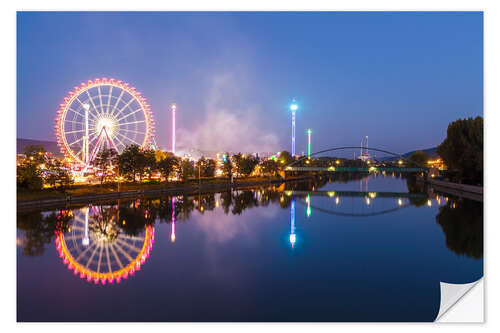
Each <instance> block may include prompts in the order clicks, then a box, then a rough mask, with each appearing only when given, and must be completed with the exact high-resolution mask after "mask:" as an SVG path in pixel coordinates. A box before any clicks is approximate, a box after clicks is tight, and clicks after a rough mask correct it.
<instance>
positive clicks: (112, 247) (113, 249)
mask: <svg viewBox="0 0 500 333" xmlns="http://www.w3.org/2000/svg"><path fill="white" fill-rule="evenodd" d="M109 248H110V249H111V252H112V253H113V255H114V256H115V259H116V262H117V263H118V266H120V269H122V268H123V264H122V261H121V260H120V257H119V256H118V254H117V253H116V250H115V245H114V243H111V244H110V245H109Z"/></svg>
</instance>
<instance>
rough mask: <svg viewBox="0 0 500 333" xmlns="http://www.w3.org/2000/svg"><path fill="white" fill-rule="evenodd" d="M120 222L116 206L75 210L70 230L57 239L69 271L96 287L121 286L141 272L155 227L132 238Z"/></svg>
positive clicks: (59, 249)
mask: <svg viewBox="0 0 500 333" xmlns="http://www.w3.org/2000/svg"><path fill="white" fill-rule="evenodd" d="M118 219H119V213H118V209H117V207H113V206H109V207H100V208H98V207H90V208H83V209H81V210H78V211H76V212H75V215H74V218H73V221H72V222H71V224H70V227H69V230H68V231H67V232H59V233H58V234H57V237H56V240H55V242H56V248H57V250H58V252H59V256H60V257H61V258H62V260H63V262H64V264H65V265H67V266H68V269H70V270H71V271H73V272H74V274H75V275H78V274H79V276H80V278H82V279H86V280H87V281H89V282H94V283H95V284H98V283H101V284H106V283H113V282H115V281H116V282H117V283H119V282H120V281H121V280H122V279H127V278H128V277H129V276H130V275H134V274H135V272H136V271H138V270H140V268H141V266H142V265H143V264H144V262H145V261H146V259H147V258H148V257H149V253H150V251H151V248H152V246H153V242H154V228H153V227H151V226H146V227H145V230H144V231H143V232H142V233H140V234H139V235H137V236H131V235H127V234H125V233H123V231H121V230H120V227H119V226H118V223H119V220H118ZM122 223H125V221H123V222H122Z"/></svg>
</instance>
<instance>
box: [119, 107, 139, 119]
mask: <svg viewBox="0 0 500 333" xmlns="http://www.w3.org/2000/svg"><path fill="white" fill-rule="evenodd" d="M141 111H142V108H138V109H137V110H134V111H132V112H130V113H128V114H127V115H125V116H123V117H121V118H120V119H118V120H116V121H118V122H119V121H121V120H123V119H125V118H128V117H130V116H131V115H133V114H136V113H137V112H141ZM117 116H118V115H117Z"/></svg>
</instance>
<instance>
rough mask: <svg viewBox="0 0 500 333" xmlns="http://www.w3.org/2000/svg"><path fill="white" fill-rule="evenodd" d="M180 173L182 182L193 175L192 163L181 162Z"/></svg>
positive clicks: (187, 161)
mask: <svg viewBox="0 0 500 333" xmlns="http://www.w3.org/2000/svg"><path fill="white" fill-rule="evenodd" d="M181 172H182V180H187V179H189V178H191V177H193V175H194V166H193V163H192V162H191V161H189V160H183V161H182V162H181Z"/></svg>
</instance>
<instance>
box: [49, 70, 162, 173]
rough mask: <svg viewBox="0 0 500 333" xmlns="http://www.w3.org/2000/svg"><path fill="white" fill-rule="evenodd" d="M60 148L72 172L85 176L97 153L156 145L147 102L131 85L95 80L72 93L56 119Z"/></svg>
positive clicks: (113, 80)
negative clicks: (132, 145) (102, 150)
mask: <svg viewBox="0 0 500 333" xmlns="http://www.w3.org/2000/svg"><path fill="white" fill-rule="evenodd" d="M55 130H56V136H57V142H58V146H59V147H60V149H61V151H62V153H63V154H64V155H65V156H66V158H67V159H68V160H69V161H70V164H71V166H72V170H73V171H74V172H75V173H79V174H80V175H83V174H84V173H85V172H87V170H88V169H89V168H91V167H92V162H93V161H94V159H95V157H96V156H97V153H98V152H99V150H100V149H101V148H102V147H106V146H107V147H108V148H110V149H113V150H115V151H116V152H117V153H121V152H122V150H123V149H124V148H125V147H126V146H127V145H131V144H136V145H138V146H141V147H144V148H145V147H149V146H150V145H154V142H155V141H154V120H153V114H152V112H151V108H150V106H149V105H148V104H147V101H146V99H145V98H144V97H143V96H142V95H141V94H140V93H139V92H138V91H136V89H135V88H134V87H132V86H130V85H129V84H128V83H124V82H122V81H121V80H118V81H116V80H115V79H109V80H108V79H107V78H102V79H95V80H94V81H91V80H89V81H88V82H87V83H81V85H80V86H79V87H74V90H73V91H70V92H69V93H68V96H66V97H65V98H64V102H63V103H62V104H60V107H59V110H58V111H57V117H56V125H55Z"/></svg>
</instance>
